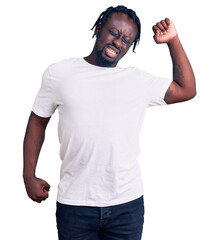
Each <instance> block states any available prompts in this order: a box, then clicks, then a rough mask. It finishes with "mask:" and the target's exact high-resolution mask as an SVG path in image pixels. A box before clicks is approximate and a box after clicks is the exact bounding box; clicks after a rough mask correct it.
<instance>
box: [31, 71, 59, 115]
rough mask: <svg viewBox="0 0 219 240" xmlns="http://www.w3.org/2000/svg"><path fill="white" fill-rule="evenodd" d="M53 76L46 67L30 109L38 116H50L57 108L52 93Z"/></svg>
mask: <svg viewBox="0 0 219 240" xmlns="http://www.w3.org/2000/svg"><path fill="white" fill-rule="evenodd" d="M54 84H55V78H54V76H51V73H50V67H48V68H47V69H46V70H45V72H44V74H43V77H42V83H41V87H40V90H39V92H38V94H37V96H36V98H35V101H34V104H33V107H32V111H33V112H34V113H35V114H36V115H38V116H40V117H50V116H51V115H52V114H53V113H54V112H55V109H56V108H57V105H56V103H55V93H54Z"/></svg>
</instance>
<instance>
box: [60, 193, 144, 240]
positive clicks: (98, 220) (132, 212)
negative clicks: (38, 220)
mask: <svg viewBox="0 0 219 240" xmlns="http://www.w3.org/2000/svg"><path fill="white" fill-rule="evenodd" d="M56 218H57V228H58V235H59V240H76V239H77V240H126V239H129V240H140V239H141V235H142V229H143V223H144V199H143V196H142V197H140V198H138V199H136V200H133V201H131V202H127V203H124V204H119V205H115V206H110V207H87V206H72V205H65V204H61V203H59V202H57V211H56Z"/></svg>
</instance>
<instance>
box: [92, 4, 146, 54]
mask: <svg viewBox="0 0 219 240" xmlns="http://www.w3.org/2000/svg"><path fill="white" fill-rule="evenodd" d="M115 12H123V13H125V14H127V15H128V16H129V17H130V18H131V19H133V20H134V21H135V23H136V24H137V27H138V33H137V35H136V37H135V40H134V46H133V52H135V47H136V45H137V44H138V43H139V41H140V34H141V22H140V19H139V18H138V16H137V15H136V13H135V11H133V10H132V9H128V8H127V7H125V6H122V5H119V6H117V7H109V8H107V9H106V11H104V12H102V13H101V14H100V16H99V18H98V19H97V21H96V22H95V24H94V25H93V27H92V28H91V30H93V29H94V28H95V30H94V34H93V37H94V36H95V32H96V29H97V27H98V26H103V25H104V24H105V22H106V20H107V19H108V18H109V17H111V16H112V14H113V13H115Z"/></svg>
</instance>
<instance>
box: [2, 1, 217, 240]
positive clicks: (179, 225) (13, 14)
mask: <svg viewBox="0 0 219 240" xmlns="http://www.w3.org/2000/svg"><path fill="white" fill-rule="evenodd" d="M118 4H123V5H126V6H128V7H129V8H133V9H134V10H135V11H136V12H137V14H138V16H139V17H140V19H141V22H142V37H141V41H140V45H139V46H137V48H136V52H137V53H136V54H134V53H132V51H130V52H129V53H128V54H127V56H125V57H124V59H123V60H122V61H121V64H120V65H122V66H129V65H134V66H138V67H139V68H141V69H144V70H146V71H148V72H150V73H153V74H155V75H158V76H163V77H171V73H172V66H171V60H170V56H169V53H168V48H167V46H166V45H157V44H155V42H154V40H153V37H152V36H153V33H152V30H151V27H152V25H153V24H155V23H156V22H158V21H160V20H162V19H164V18H165V17H169V18H170V19H171V20H172V21H173V22H174V23H175V25H176V27H177V30H178V34H179V36H180V39H181V41H182V43H183V46H184V48H185V50H186V52H187V55H188V57H189V59H190V61H191V63H192V66H193V69H194V72H195V75H196V80H197V92H198V94H197V96H196V97H195V98H194V99H193V100H191V101H188V102H185V103H179V104H173V105H169V106H162V107H153V108H150V109H149V110H148V111H147V114H146V117H145V121H144V125H143V127H142V131H141V135H140V138H141V155H140V156H139V161H140V164H141V167H142V177H143V180H144V187H145V195H144V199H145V225H144V232H143V238H142V239H143V240H146V239H147V240H161V239H168V240H176V239H177V240H181V239H182V240H185V239H186V240H194V239H199V240H209V239H210V240H218V239H219V174H218V172H219V171H218V170H219V163H218V161H219V154H218V150H217V147H218V138H219V128H218V124H219V114H218V103H219V102H218V88H219V83H218V82H219V78H218V63H219V62H218V54H219V49H218V37H219V35H218V17H217V14H218V11H217V9H218V7H216V1H213V0H208V1H200V0H199V1H198V0H197V1H195V0H184V1H176V0H165V1H163V0H156V1H152V0H151V1H149V0H148V1H137V0H135V1H133V0H132V1H131V0H124V1H115V0H114V1H113V0H112V1H103V0H95V1H94V0H93V1H84V0H80V1H73V0H38V1H31V0H26V1H25V0H19V1H16V0H8V1H4V2H3V1H2V2H1V3H0V25H1V28H0V29H1V30H0V32H1V38H0V41H1V42H0V68H1V70H0V79H1V88H0V91H1V94H0V103H1V108H0V111H1V116H0V117H1V118H0V121H1V124H0V133H1V138H0V141H1V145H0V146H1V159H0V184H1V185H0V187H1V189H0V194H1V197H0V216H1V217H0V221H1V223H0V228H1V231H0V235H1V236H0V238H1V239H5V240H8V239H22V240H27V239H28V240H29V239H31V240H38V239H41V240H44V239H53V240H55V239H57V232H56V231H57V230H56V219H55V207H56V206H55V203H56V192H57V184H58V181H59V168H60V164H61V161H60V160H59V143H58V138H57V121H58V114H57V112H56V113H55V114H54V116H53V117H52V119H51V121H50V123H49V126H48V129H47V133H46V141H45V143H44V146H43V149H42V152H41V156H40V160H39V163H38V168H37V176H38V177H40V178H43V179H45V180H47V181H48V182H49V183H50V184H51V191H50V198H49V199H48V200H47V201H45V202H43V203H41V204H37V203H35V202H32V201H31V200H30V199H29V198H28V197H27V195H26V192H25V189H24V185H23V179H22V161H23V160H22V144H23V143H22V142H23V137H24V132H25V128H26V124H27V120H28V117H29V114H30V111H31V107H32V104H33V101H34V98H35V96H36V94H37V92H38V90H39V87H40V84H41V77H42V73H43V71H44V70H45V69H46V67H47V66H48V65H49V64H51V63H54V62H57V61H60V60H63V59H66V58H71V57H83V56H86V55H88V54H89V53H90V51H91V49H92V47H93V44H94V39H92V38H91V37H92V34H93V33H92V32H91V31H90V28H91V27H92V26H93V24H94V22H95V21H96V19H97V17H98V16H99V14H100V13H101V12H102V11H104V10H105V9H106V8H107V7H109V6H111V5H113V6H117V5H118ZM3 236H4V237H3Z"/></svg>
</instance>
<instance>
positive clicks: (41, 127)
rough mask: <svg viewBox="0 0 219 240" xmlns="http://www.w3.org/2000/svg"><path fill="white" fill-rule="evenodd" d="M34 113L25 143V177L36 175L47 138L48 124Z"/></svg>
mask: <svg viewBox="0 0 219 240" xmlns="http://www.w3.org/2000/svg"><path fill="white" fill-rule="evenodd" d="M39 119H40V118H37V117H36V115H34V114H33V113H32V114H31V115H30V118H29V122H28V125H27V130H26V134H25V137H24V143H23V159H24V165H23V177H24V178H30V177H35V170H36V166H37V161H38V157H39V154H40V150H41V147H42V145H43V142H44V139H45V129H46V125H45V124H42V123H41V122H40V121H39Z"/></svg>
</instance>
